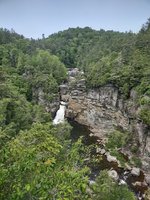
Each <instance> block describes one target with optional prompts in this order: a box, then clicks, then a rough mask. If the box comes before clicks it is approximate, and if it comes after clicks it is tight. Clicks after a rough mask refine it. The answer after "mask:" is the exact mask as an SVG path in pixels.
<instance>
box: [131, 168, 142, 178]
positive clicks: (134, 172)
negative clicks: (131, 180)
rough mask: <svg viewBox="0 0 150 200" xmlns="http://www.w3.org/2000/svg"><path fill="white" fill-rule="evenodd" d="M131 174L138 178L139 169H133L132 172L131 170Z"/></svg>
mask: <svg viewBox="0 0 150 200" xmlns="http://www.w3.org/2000/svg"><path fill="white" fill-rule="evenodd" d="M131 174H132V175H133V176H140V168H137V167H133V168H132V170H131Z"/></svg>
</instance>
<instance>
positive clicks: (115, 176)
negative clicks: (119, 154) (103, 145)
mask: <svg viewBox="0 0 150 200" xmlns="http://www.w3.org/2000/svg"><path fill="white" fill-rule="evenodd" d="M108 175H109V176H110V177H111V178H113V179H114V180H115V181H117V180H118V179H119V176H118V173H117V172H116V171H115V170H109V171H108Z"/></svg>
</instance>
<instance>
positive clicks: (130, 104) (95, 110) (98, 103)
mask: <svg viewBox="0 0 150 200" xmlns="http://www.w3.org/2000/svg"><path fill="white" fill-rule="evenodd" d="M68 74H69V78H68V83H67V84H64V85H61V86H60V95H61V100H62V101H65V102H68V107H67V109H66V117H68V118H71V119H73V120H75V121H77V122H78V123H80V124H83V125H87V126H88V127H89V129H90V130H91V132H93V133H94V134H95V135H96V136H98V137H99V138H100V139H101V140H102V141H105V140H106V139H107V135H108V134H111V133H112V132H113V131H114V130H115V129H116V128H117V129H118V128H119V129H122V130H124V131H128V132H131V133H132V134H133V135H134V138H135V140H136V142H137V143H139V145H138V147H139V155H138V156H139V157H140V159H141V160H142V164H143V169H144V170H145V171H146V172H147V173H149V172H150V156H149V155H150V130H149V129H148V127H147V126H146V125H144V124H143V123H142V122H141V121H140V120H139V119H138V111H139V108H138V107H137V106H136V103H135V101H136V99H137V94H136V92H135V91H134V90H132V91H131V93H130V98H129V99H128V100H124V99H123V97H122V96H121V95H120V94H119V91H118V89H117V88H116V87H114V86H113V85H105V86H103V87H100V88H97V89H87V88H86V84H85V79H84V74H83V72H82V73H80V72H79V71H78V69H75V70H74V71H73V72H71V71H69V72H68ZM128 150H129V151H130V149H128Z"/></svg>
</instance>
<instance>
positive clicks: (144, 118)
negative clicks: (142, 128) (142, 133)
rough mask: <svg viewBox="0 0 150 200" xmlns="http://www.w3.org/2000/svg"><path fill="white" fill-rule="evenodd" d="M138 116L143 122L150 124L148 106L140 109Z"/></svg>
mask: <svg viewBox="0 0 150 200" xmlns="http://www.w3.org/2000/svg"><path fill="white" fill-rule="evenodd" d="M139 116H140V118H141V120H142V121H143V122H144V123H145V124H147V125H148V126H150V110H149V107H148V106H147V107H144V108H142V109H141V111H140V113H139Z"/></svg>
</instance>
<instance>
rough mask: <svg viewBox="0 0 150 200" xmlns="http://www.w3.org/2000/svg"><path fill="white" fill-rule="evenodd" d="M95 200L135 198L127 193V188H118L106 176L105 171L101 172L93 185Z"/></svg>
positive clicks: (130, 193)
mask: <svg viewBox="0 0 150 200" xmlns="http://www.w3.org/2000/svg"><path fill="white" fill-rule="evenodd" d="M93 190H94V199H95V200H100V199H101V200H121V199H126V200H135V199H136V198H135V196H134V194H133V193H132V192H130V191H129V189H128V188H127V186H123V185H121V186H118V185H117V183H116V182H114V181H113V180H112V178H111V177H109V176H108V173H107V171H102V172H101V173H100V175H99V177H97V179H96V184H94V185H93Z"/></svg>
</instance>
